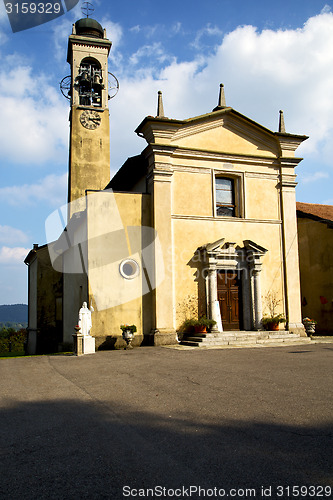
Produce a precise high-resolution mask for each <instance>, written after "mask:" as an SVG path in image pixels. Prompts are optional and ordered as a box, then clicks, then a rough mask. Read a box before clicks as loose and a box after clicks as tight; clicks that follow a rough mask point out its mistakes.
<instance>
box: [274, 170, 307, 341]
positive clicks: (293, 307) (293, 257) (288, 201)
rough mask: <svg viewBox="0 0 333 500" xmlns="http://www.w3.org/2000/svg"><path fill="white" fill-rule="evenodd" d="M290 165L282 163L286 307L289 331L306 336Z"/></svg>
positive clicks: (281, 192) (294, 183)
mask: <svg viewBox="0 0 333 500" xmlns="http://www.w3.org/2000/svg"><path fill="white" fill-rule="evenodd" d="M287 166H288V165H284V162H281V180H280V196H281V219H282V247H283V254H284V281H285V307H286V315H287V323H288V329H289V331H290V332H293V333H300V334H301V335H303V334H304V336H306V334H305V330H304V326H303V324H302V312H301V290H300V273H299V257H298V237H297V220H296V196H295V187H296V184H297V183H296V182H295V176H294V178H293V179H291V176H290V172H288V173H285V171H284V169H285V167H287ZM288 174H289V175H288Z"/></svg>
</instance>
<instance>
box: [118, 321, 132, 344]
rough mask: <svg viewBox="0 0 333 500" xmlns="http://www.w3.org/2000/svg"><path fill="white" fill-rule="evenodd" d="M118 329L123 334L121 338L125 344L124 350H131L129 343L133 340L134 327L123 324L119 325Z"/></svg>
mask: <svg viewBox="0 0 333 500" xmlns="http://www.w3.org/2000/svg"><path fill="white" fill-rule="evenodd" d="M120 329H121V330H122V332H123V334H122V337H123V339H124V340H125V342H126V348H131V347H132V346H131V342H132V340H133V336H134V333H135V332H136V326H135V325H128V324H124V325H120Z"/></svg>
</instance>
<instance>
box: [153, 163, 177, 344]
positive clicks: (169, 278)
mask: <svg viewBox="0 0 333 500" xmlns="http://www.w3.org/2000/svg"><path fill="white" fill-rule="evenodd" d="M150 160H151V164H152V168H151V172H150V175H149V178H148V188H149V191H150V192H151V195H152V220H153V227H154V229H155V230H156V232H157V235H158V238H159V242H160V244H161V247H162V253H163V262H161V261H160V259H157V258H156V252H155V263H154V265H155V283H160V284H159V285H157V287H156V288H155V290H154V292H153V296H154V298H153V318H152V324H153V325H154V326H153V330H152V335H153V336H154V344H155V345H162V344H175V343H176V330H175V324H174V283H173V280H174V277H173V245H172V242H173V235H172V220H171V212H172V191H171V185H172V175H173V171H172V169H171V167H170V165H168V164H161V163H154V161H153V157H151V158H150Z"/></svg>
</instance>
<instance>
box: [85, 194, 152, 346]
mask: <svg viewBox="0 0 333 500" xmlns="http://www.w3.org/2000/svg"><path fill="white" fill-rule="evenodd" d="M87 206H88V208H87V211H88V212H87V213H88V276H89V296H90V297H89V300H91V302H92V305H93V307H94V309H95V310H94V312H93V314H92V323H93V327H92V330H91V334H92V335H93V336H94V337H100V339H99V340H98V345H100V344H101V343H103V342H105V341H107V342H108V345H109V346H110V342H111V344H112V345H113V344H114V342H116V343H117V345H118V344H119V338H120V337H121V330H120V325H121V324H124V323H127V324H135V325H136V326H137V330H138V331H137V333H136V339H135V340H134V344H135V343H136V342H139V343H140V342H141V341H142V338H143V337H142V336H143V333H146V332H149V331H150V329H151V320H150V318H151V307H149V303H150V300H151V296H150V293H149V285H148V283H147V274H146V273H145V271H144V269H143V263H142V256H143V252H142V251H143V250H144V249H146V247H147V245H149V237H150V235H149V234H148V233H150V232H151V231H152V229H151V223H150V217H151V216H150V196H149V195H143V194H134V193H112V192H104V193H95V194H92V195H88V197H87ZM144 252H146V250H144ZM146 255H147V253H146V254H145V257H146ZM127 258H131V259H134V260H135V261H136V262H137V263H138V264H139V268H140V269H139V274H138V276H136V277H135V278H133V279H125V278H124V277H123V276H122V275H121V274H120V265H121V263H122V261H123V260H124V259H127ZM149 278H150V276H149ZM102 337H103V338H102ZM117 337H118V339H117ZM120 344H121V342H120Z"/></svg>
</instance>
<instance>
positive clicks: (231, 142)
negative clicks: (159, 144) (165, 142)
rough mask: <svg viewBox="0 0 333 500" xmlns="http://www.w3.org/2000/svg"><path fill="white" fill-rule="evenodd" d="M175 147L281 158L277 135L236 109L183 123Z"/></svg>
mask: <svg viewBox="0 0 333 500" xmlns="http://www.w3.org/2000/svg"><path fill="white" fill-rule="evenodd" d="M171 144H173V145H175V146H178V147H183V148H190V149H194V150H196V149H199V150H205V151H214V152H218V153H233V154H242V155H259V156H273V157H275V156H278V155H279V146H278V142H277V140H276V138H275V136H274V134H273V132H271V131H269V130H268V129H265V128H264V127H261V126H260V125H258V124H256V123H255V122H253V121H252V120H249V119H246V117H243V116H242V115H240V114H239V113H237V112H234V111H233V110H232V109H230V111H226V110H225V111H223V112H215V113H209V114H207V115H203V116H202V117H198V118H196V119H191V120H188V121H185V122H183V123H182V125H181V126H180V127H179V128H178V130H177V131H176V133H175V134H174V135H173V137H172V139H171Z"/></svg>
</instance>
